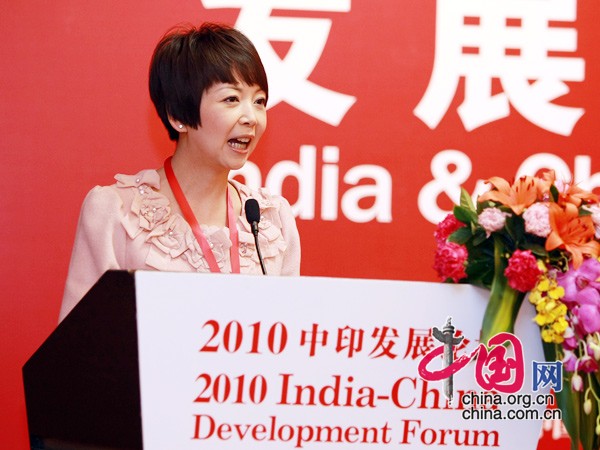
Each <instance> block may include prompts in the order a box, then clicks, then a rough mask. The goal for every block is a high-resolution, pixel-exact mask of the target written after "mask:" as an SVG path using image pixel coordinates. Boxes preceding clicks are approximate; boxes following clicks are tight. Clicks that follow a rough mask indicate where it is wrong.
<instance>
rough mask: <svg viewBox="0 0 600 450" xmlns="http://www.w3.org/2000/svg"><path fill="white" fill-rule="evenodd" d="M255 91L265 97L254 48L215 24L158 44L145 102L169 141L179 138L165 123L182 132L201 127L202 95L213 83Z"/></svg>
mask: <svg viewBox="0 0 600 450" xmlns="http://www.w3.org/2000/svg"><path fill="white" fill-rule="evenodd" d="M239 81H243V82H244V83H246V84H249V85H253V84H256V85H258V86H259V87H260V88H261V89H262V90H263V91H264V92H265V94H266V95H267V98H268V95H269V85H268V83H267V75H266V73H265V69H264V67H263V64H262V62H261V60H260V56H259V55H258V52H257V51H256V48H255V47H254V45H253V44H252V42H250V40H249V39H248V38H247V37H246V36H245V35H244V34H242V33H241V32H240V31H238V30H236V29H234V28H232V27H230V26H228V25H221V24H216V23H204V24H202V25H201V26H199V27H195V26H193V25H180V26H177V27H174V28H172V29H171V30H169V31H168V32H167V34H165V36H164V37H163V38H162V39H161V40H160V42H159V43H158V45H157V46H156V49H155V50H154V54H153V55H152V61H151V63H150V76H149V87H150V98H151V99H152V102H153V103H154V107H155V108H156V112H157V113H158V115H159V116H160V119H161V120H162V122H163V124H164V126H165V127H166V128H167V131H168V132H169V138H170V139H171V140H173V141H176V140H178V139H179V133H178V132H177V131H176V130H175V129H174V128H173V127H172V126H171V124H170V123H169V117H171V118H173V119H175V120H178V121H180V122H181V123H183V124H185V125H186V126H190V127H192V128H197V127H198V126H200V125H201V123H200V101H201V98H202V93H203V92H204V91H206V90H207V89H209V88H210V87H211V86H212V85H213V84H215V83H219V82H220V83H237V82H239Z"/></svg>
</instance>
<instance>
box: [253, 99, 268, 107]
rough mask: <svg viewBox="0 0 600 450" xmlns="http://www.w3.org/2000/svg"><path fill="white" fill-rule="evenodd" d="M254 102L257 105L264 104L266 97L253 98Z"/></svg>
mask: <svg viewBox="0 0 600 450" xmlns="http://www.w3.org/2000/svg"><path fill="white" fill-rule="evenodd" d="M255 103H256V104H257V105H261V106H265V105H266V104H267V99H266V98H262V97H261V98H257V99H256V100H255Z"/></svg>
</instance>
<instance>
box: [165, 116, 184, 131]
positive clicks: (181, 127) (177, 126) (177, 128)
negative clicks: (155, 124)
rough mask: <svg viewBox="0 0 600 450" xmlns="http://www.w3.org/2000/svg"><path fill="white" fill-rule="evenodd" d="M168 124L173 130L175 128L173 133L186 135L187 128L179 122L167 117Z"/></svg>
mask: <svg viewBox="0 0 600 450" xmlns="http://www.w3.org/2000/svg"><path fill="white" fill-rule="evenodd" d="M169 123H170V124H171V126H172V127H173V128H175V131H178V132H179V133H187V127H186V126H185V125H184V124H183V123H181V122H180V121H179V120H175V119H173V118H172V117H171V116H169Z"/></svg>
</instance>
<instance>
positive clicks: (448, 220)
mask: <svg viewBox="0 0 600 450" xmlns="http://www.w3.org/2000/svg"><path fill="white" fill-rule="evenodd" d="M464 226H465V224H464V223H462V222H461V221H460V220H458V219H457V218H456V217H454V214H452V213H450V214H448V215H447V216H446V217H445V218H444V220H442V221H441V222H440V223H439V224H438V226H437V228H436V229H435V231H434V232H433V236H434V237H435V240H436V241H437V243H438V244H440V243H442V242H446V239H448V236H450V235H451V234H452V233H454V232H455V231H456V230H458V229H459V228H462V227H464Z"/></svg>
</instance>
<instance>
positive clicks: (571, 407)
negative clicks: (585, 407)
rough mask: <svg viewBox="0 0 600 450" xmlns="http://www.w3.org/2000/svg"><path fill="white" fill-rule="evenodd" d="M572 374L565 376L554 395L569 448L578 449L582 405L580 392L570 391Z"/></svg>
mask: <svg viewBox="0 0 600 450" xmlns="http://www.w3.org/2000/svg"><path fill="white" fill-rule="evenodd" d="M572 376H573V374H569V375H568V376H565V378H564V384H563V388H562V391H560V392H555V393H554V396H555V397H556V403H557V405H558V407H559V408H560V410H561V412H562V420H563V424H564V425H565V428H566V429H567V432H568V433H569V437H570V438H571V450H579V421H580V420H579V419H580V415H581V407H582V405H581V401H580V399H579V396H580V393H579V392H573V391H571V377H572Z"/></svg>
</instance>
